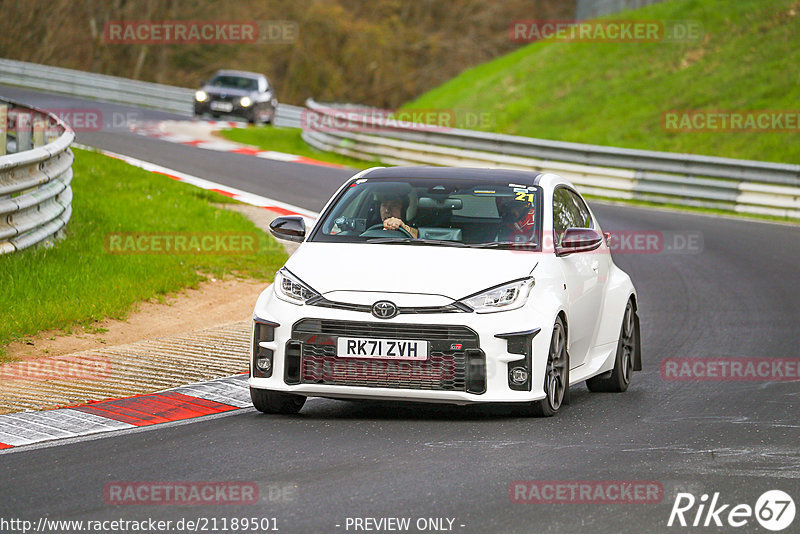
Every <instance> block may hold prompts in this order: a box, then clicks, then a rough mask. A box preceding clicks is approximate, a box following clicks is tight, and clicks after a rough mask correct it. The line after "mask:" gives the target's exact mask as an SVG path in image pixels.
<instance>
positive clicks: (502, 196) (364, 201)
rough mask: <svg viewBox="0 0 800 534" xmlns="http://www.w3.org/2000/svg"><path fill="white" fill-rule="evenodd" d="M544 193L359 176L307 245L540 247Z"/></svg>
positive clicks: (521, 187) (490, 184) (524, 187)
mask: <svg viewBox="0 0 800 534" xmlns="http://www.w3.org/2000/svg"><path fill="white" fill-rule="evenodd" d="M539 191H540V189H539V188H538V187H536V186H532V185H528V184H519V183H508V182H502V183H500V182H498V181H492V180H486V181H485V182H483V181H480V180H474V179H471V180H457V179H447V180H440V179H423V178H414V179H401V178H398V179H392V180H387V179H374V180H370V179H369V178H364V179H359V180H356V181H354V182H352V183H351V184H349V186H348V187H347V188H345V190H344V191H342V192H341V193H340V194H339V196H338V198H337V199H336V200H335V201H334V202H333V203H332V204H331V206H330V207H329V208H328V209H327V210H326V212H325V213H324V214H323V215H322V218H321V219H320V221H319V223H318V224H317V225H316V226H315V230H314V232H313V233H312V235H311V236H310V238H309V240H310V241H318V242H341V243H382V244H384V243H385V244H405V245H438V246H459V247H465V246H466V247H475V248H525V249H538V246H539V243H540V242H541V221H540V217H538V216H537V214H538V213H541V206H540V196H541V195H540V192H539ZM385 227H386V228H385Z"/></svg>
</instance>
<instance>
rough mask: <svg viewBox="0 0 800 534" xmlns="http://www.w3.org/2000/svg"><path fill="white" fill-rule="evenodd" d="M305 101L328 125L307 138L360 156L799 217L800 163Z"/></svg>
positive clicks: (609, 193)
mask: <svg viewBox="0 0 800 534" xmlns="http://www.w3.org/2000/svg"><path fill="white" fill-rule="evenodd" d="M306 105H307V106H308V110H307V111H306V113H316V114H318V115H320V116H321V117H320V118H318V119H315V120H314V121H309V120H305V121H302V122H304V123H306V125H307V124H309V123H313V124H322V125H325V127H323V128H316V129H305V130H304V132H303V139H305V141H306V142H307V143H309V144H310V145H312V146H314V147H316V148H318V149H320V150H328V151H332V152H337V153H339V154H343V155H347V156H350V157H354V158H358V159H364V160H369V161H374V160H380V161H383V162H385V163H390V164H399V165H409V164H413V165H418V164H430V165H449V166H476V167H487V166H492V167H506V168H514V169H526V170H536V171H543V172H555V173H557V174H559V175H561V176H563V177H564V178H566V179H568V180H570V181H572V182H573V183H575V184H577V185H578V186H580V187H581V189H582V190H583V191H584V192H586V193H588V194H593V195H596V196H601V197H607V198H618V199H636V200H644V201H650V202H656V203H672V204H682V205H687V206H696V207H711V208H717V209H724V210H730V211H735V212H741V213H754V214H761V215H774V216H779V217H792V218H800V165H788V164H779V163H769V162H761V161H749V160H738V159H730V158H719V157H710V156H697V155H691V154H674V153H670V152H655V151H649V150H633V149H625V148H615V147H606V146H598V145H585V144H579V143H567V142H561V141H549V140H545V139H534V138H529V137H520V136H513V135H505V134H493V133H485V132H478V131H473V130H460V129H454V128H441V127H435V126H430V125H425V124H411V123H399V122H397V121H393V120H391V118H388V119H387V118H381V116H380V115H381V114H380V113H378V114H377V115H378V116H377V117H376V116H373V115H370V114H369V113H367V114H365V115H361V114H359V112H358V109H359V108H358V107H353V108H345V109H343V108H342V107H341V106H340V105H338V104H320V103H318V102H315V101H314V100H312V99H309V100H308V101H307V102H306ZM362 109H363V108H362ZM326 118H327V120H325V119H326ZM331 125H333V127H331Z"/></svg>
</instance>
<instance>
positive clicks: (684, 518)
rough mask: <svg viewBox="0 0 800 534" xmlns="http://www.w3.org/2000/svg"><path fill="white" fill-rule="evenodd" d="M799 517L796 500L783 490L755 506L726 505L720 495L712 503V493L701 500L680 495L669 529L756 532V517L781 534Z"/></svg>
mask: <svg viewBox="0 0 800 534" xmlns="http://www.w3.org/2000/svg"><path fill="white" fill-rule="evenodd" d="M794 515H795V505H794V500H793V499H792V498H791V497H790V496H789V494H788V493H786V492H785V491H781V490H770V491H766V492H764V493H763V494H762V495H761V496H760V497H759V498H758V500H756V504H755V506H750V505H749V504H736V505H731V504H728V503H724V502H722V500H721V499H720V495H719V492H715V493H714V494H713V495H712V496H711V498H710V500H709V495H708V494H703V495H702V496H700V498H699V499H697V498H696V497H695V496H694V495H692V494H691V493H678V494H677V495H676V496H675V502H674V503H673V505H672V511H671V512H670V514H669V520H668V521H667V526H668V527H671V526H680V527H722V526H728V527H734V528H738V527H744V526H748V527H750V528H748V529H747V530H748V531H751V530H752V527H753V518H755V520H756V521H757V522H758V524H759V525H761V526H762V527H763V528H765V529H767V530H771V531H773V532H778V531H781V530H784V529H785V528H786V527H788V526H789V525H791V524H792V522H793V521H794Z"/></svg>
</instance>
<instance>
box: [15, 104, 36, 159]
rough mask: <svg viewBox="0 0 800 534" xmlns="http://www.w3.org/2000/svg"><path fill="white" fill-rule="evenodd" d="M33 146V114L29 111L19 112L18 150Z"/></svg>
mask: <svg viewBox="0 0 800 534" xmlns="http://www.w3.org/2000/svg"><path fill="white" fill-rule="evenodd" d="M31 148H33V146H32V144H31V116H30V114H29V113H21V112H20V113H18V114H17V152H23V151H25V150H30V149H31Z"/></svg>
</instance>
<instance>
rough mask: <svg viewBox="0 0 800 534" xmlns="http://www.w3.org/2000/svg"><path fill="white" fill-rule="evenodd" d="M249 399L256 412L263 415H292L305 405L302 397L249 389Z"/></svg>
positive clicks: (304, 399)
mask: <svg viewBox="0 0 800 534" xmlns="http://www.w3.org/2000/svg"><path fill="white" fill-rule="evenodd" d="M250 399H251V400H252V401H253V406H255V408H256V410H258V411H259V412H263V413H274V414H294V413H297V412H299V411H300V409H301V408H302V407H303V405H304V404H305V403H306V398H305V397H303V396H302V395H293V394H291V393H280V392H278V391H269V390H266V389H256V388H250Z"/></svg>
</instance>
